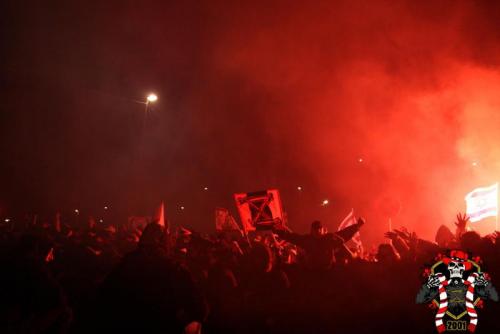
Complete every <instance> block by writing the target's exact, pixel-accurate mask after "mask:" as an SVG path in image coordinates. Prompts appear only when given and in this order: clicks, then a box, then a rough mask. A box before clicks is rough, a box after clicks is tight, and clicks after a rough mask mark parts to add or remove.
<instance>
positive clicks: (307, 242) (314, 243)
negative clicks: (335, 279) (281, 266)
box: [277, 221, 344, 270]
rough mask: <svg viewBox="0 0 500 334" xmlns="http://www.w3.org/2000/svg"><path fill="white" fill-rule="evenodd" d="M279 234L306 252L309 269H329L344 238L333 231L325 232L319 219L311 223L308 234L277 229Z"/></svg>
mask: <svg viewBox="0 0 500 334" xmlns="http://www.w3.org/2000/svg"><path fill="white" fill-rule="evenodd" d="M277 233H278V234H279V236H280V237H281V238H282V239H284V240H286V241H288V242H291V243H293V244H295V245H297V246H299V247H301V248H302V249H304V251H305V252H306V254H305V255H306V266H307V267H308V268H310V269H314V270H316V269H319V270H323V269H329V268H330V267H331V266H332V264H333V263H334V262H335V251H336V250H340V249H341V248H342V247H343V244H344V239H342V238H341V237H339V236H338V235H337V234H335V233H326V231H325V229H324V228H323V225H322V224H321V222H320V221H314V222H312V223H311V233H310V234H305V235H301V234H297V233H293V232H287V231H277Z"/></svg>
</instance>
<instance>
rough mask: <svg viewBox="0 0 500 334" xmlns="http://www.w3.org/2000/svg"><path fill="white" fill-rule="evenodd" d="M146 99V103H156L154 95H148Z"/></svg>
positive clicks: (156, 98) (156, 97)
mask: <svg viewBox="0 0 500 334" xmlns="http://www.w3.org/2000/svg"><path fill="white" fill-rule="evenodd" d="M146 99H147V101H148V102H147V103H151V102H156V100H158V96H156V94H149V95H148V97H147V98H146Z"/></svg>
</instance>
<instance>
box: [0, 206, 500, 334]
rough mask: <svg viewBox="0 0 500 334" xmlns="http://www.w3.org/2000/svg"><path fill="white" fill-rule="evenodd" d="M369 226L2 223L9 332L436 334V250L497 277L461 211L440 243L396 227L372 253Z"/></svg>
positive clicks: (497, 249)
mask: <svg viewBox="0 0 500 334" xmlns="http://www.w3.org/2000/svg"><path fill="white" fill-rule="evenodd" d="M368 223H369V222H368ZM364 224H365V221H364V220H363V219H358V220H357V223H355V224H353V225H351V226H349V227H347V228H344V229H343V230H341V231H338V232H335V233H327V231H326V230H325V229H324V228H323V226H322V224H321V222H319V221H315V222H313V223H312V224H311V230H310V233H309V234H304V235H300V234H296V233H293V232H292V231H290V230H288V229H287V228H285V227H283V226H280V225H277V226H275V227H274V228H273V229H272V230H263V231H255V232H252V233H240V232H238V231H218V232H217V233H214V234H212V235H203V234H200V233H197V232H196V231H192V230H189V229H186V228H177V229H175V230H173V229H169V228H167V227H165V226H162V225H161V224H159V223H158V222H157V221H152V222H150V223H149V224H147V225H146V226H142V227H141V226H132V225H131V224H127V223H124V224H114V225H111V224H108V223H106V224H96V223H95V221H93V220H90V222H89V224H85V226H75V225H74V224H69V223H67V222H66V223H65V222H64V219H60V218H59V219H58V220H57V223H52V222H50V223H49V222H46V223H44V222H40V221H38V222H36V221H33V220H29V221H26V222H24V221H22V220H21V221H18V220H16V221H10V222H4V223H2V224H1V225H0V229H1V232H0V262H1V267H2V273H1V275H0V300H1V302H0V305H1V306H0V307H1V310H0V332H1V333H101V332H103V333H104V332H105V333H115V332H118V331H120V332H122V333H123V332H126V333H129V332H135V333H200V332H201V333H379V332H381V333H432V332H434V331H435V328H434V323H433V317H434V314H435V310H432V309H431V307H430V306H425V305H418V304H416V302H415V296H416V294H417V292H418V290H419V289H420V286H421V285H422V283H423V282H424V281H425V277H423V272H424V267H425V265H426V264H429V263H430V262H432V260H433V259H434V257H435V256H436V254H438V253H439V252H443V251H446V250H447V249H464V250H466V251H469V252H471V253H472V254H474V255H476V256H480V257H481V258H482V259H484V264H483V265H484V270H486V271H487V272H488V273H489V274H490V276H491V277H492V279H493V282H495V279H496V278H497V277H500V272H499V269H500V263H499V262H500V236H499V235H498V234H492V235H488V236H480V235H479V234H477V233H476V232H472V231H468V229H467V217H465V216H463V215H458V216H457V223H456V225H457V226H456V230H455V231H452V230H450V229H449V228H447V227H446V226H441V227H439V229H438V230H437V233H436V237H435V240H433V241H428V240H422V239H420V238H419V237H418V236H417V235H416V234H415V233H414V232H410V231H407V230H405V229H400V230H392V231H388V232H387V233H386V235H385V237H386V238H387V241H386V242H385V243H383V244H380V245H379V246H378V248H377V249H376V251H375V252H366V251H364V250H362V249H361V248H360V247H353V245H352V244H350V243H349V240H350V239H351V238H352V237H353V236H354V235H355V234H356V232H358V231H359V230H360V229H362V226H363V225H364ZM499 310H500V307H499V305H498V303H486V305H485V307H484V308H483V309H481V310H480V311H479V317H480V320H479V325H478V330H482V329H484V331H483V333H492V332H493V331H494V330H495V329H497V330H498V328H500V324H497V321H496V320H497V319H496V317H495V314H497V313H498V311H499Z"/></svg>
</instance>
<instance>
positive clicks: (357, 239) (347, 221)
mask: <svg viewBox="0 0 500 334" xmlns="http://www.w3.org/2000/svg"><path fill="white" fill-rule="evenodd" d="M356 223H357V220H356V216H354V209H351V212H349V214H348V215H347V216H346V217H345V218H344V220H343V221H342V223H340V225H339V227H338V228H337V231H341V230H343V229H345V228H346V227H349V226H351V225H354V224H356ZM351 240H352V242H353V243H354V244H355V245H356V248H357V249H358V250H359V251H362V250H363V243H362V242H361V234H360V233H359V231H358V232H356V233H355V234H354V236H353V237H352V239H351Z"/></svg>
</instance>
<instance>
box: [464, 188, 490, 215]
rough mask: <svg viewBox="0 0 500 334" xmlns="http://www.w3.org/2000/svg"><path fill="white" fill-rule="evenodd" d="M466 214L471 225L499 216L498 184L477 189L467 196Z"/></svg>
mask: <svg viewBox="0 0 500 334" xmlns="http://www.w3.org/2000/svg"><path fill="white" fill-rule="evenodd" d="M465 203H466V206H467V209H466V214H467V216H468V217H469V220H470V222H471V223H475V222H478V221H480V220H481V219H484V218H487V217H496V216H498V183H495V184H494V185H492V186H489V187H482V188H476V189H474V190H473V191H471V192H470V193H468V194H467V196H465Z"/></svg>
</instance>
